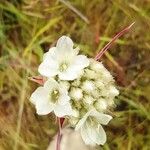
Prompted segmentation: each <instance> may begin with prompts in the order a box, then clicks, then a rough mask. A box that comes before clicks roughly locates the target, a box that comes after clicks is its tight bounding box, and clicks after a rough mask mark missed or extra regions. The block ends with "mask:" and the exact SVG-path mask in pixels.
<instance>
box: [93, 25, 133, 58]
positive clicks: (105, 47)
mask: <svg viewBox="0 0 150 150" xmlns="http://www.w3.org/2000/svg"><path fill="white" fill-rule="evenodd" d="M134 23H135V22H133V23H132V24H131V25H129V26H127V27H126V28H124V29H123V30H122V31H120V32H119V33H118V34H116V35H115V36H114V37H113V38H112V40H111V41H110V42H109V43H108V44H106V45H105V46H104V48H102V50H101V51H99V52H98V54H97V55H96V57H95V58H94V59H95V60H99V59H100V58H101V57H102V55H103V54H104V53H105V52H106V51H107V50H108V49H109V48H110V47H111V45H112V44H113V43H114V42H115V40H117V39H118V38H120V37H121V36H122V35H124V34H125V33H127V32H128V31H129V30H130V28H131V27H132V26H133V25H134Z"/></svg>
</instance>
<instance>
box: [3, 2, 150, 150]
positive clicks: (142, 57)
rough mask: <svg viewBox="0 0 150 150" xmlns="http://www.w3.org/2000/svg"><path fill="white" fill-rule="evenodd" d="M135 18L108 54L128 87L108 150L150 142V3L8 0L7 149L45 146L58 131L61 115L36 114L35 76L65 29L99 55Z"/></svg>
mask: <svg viewBox="0 0 150 150" xmlns="http://www.w3.org/2000/svg"><path fill="white" fill-rule="evenodd" d="M134 21H135V22H136V24H135V25H134V27H133V28H132V32H130V33H129V34H126V35H125V36H124V37H123V38H121V39H120V40H118V41H117V42H116V44H115V45H114V46H113V47H112V48H111V51H109V53H107V54H106V55H105V56H103V58H102V61H103V63H104V64H105V66H107V68H109V70H110V71H111V72H112V74H113V75H114V76H115V78H116V80H117V84H118V85H119V89H120V91H121V94H120V96H119V97H118V98H117V99H116V103H117V107H116V109H115V112H114V119H113V121H112V122H111V124H110V125H109V127H107V134H108V141H107V144H105V145H104V147H103V148H102V149H104V150H148V149H149V147H150V142H149V141H150V128H149V124H150V113H149V109H150V101H149V97H150V92H149V91H150V86H149V83H150V78H149V76H150V71H149V69H150V67H149V66H150V60H149V56H150V42H149V41H150V1H149V0H141V1H138V0H132V1H130V0H126V1H123V0H115V1H113V0H92V1H87V0H82V1H81V0H74V1H73V0H72V1H70V2H69V3H68V1H67V2H66V1H65V0H57V1H55V0H11V1H10V0H1V1H0V150H19V149H21V150H44V149H45V148H46V147H47V145H48V143H49V141H50V140H51V138H52V136H53V135H54V133H56V127H55V122H54V117H53V116H52V115H49V116H38V115H36V113H35V109H34V107H32V105H31V104H30V102H29V96H30V94H31V93H32V91H33V90H34V89H35V88H36V87H37V85H36V84H35V83H32V82H30V81H28V79H27V77H28V76H32V75H37V74H38V72H37V66H38V65H39V63H40V62H41V60H42V55H43V53H44V52H46V51H47V50H48V49H49V47H51V46H52V45H54V44H55V41H56V40H57V39H58V38H59V37H60V36H61V35H63V34H67V35H70V36H71V38H72V39H73V40H74V41H75V42H76V43H77V44H80V48H81V53H84V54H86V55H88V56H89V57H92V56H94V55H95V54H96V53H97V52H98V50H99V49H101V48H102V47H103V46H104V45H105V44H106V43H107V42H108V41H110V39H111V37H112V36H113V35H114V34H115V33H116V32H118V31H120V30H121V29H122V28H123V27H125V26H126V25H129V24H130V23H132V22H134Z"/></svg>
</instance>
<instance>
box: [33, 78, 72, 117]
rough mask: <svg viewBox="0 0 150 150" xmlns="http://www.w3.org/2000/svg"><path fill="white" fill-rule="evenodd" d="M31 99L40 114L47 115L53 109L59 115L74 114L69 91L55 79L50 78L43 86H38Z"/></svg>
mask: <svg viewBox="0 0 150 150" xmlns="http://www.w3.org/2000/svg"><path fill="white" fill-rule="evenodd" d="M30 100H31V102H32V103H33V104H35V107H36V110H37V113H38V114H39V115H46V114H49V113H50V112H52V111H54V113H55V115H56V116H58V117H63V116H65V115H71V114H72V109H71V105H70V103H69V101H70V97H69V96H68V91H67V90H66V89H65V88H64V87H62V86H60V85H59V84H58V82H56V81H55V80H54V79H48V80H47V81H46V82H45V84H44V86H43V87H39V88H37V89H36V90H35V91H34V92H33V94H32V95H31V98H30Z"/></svg>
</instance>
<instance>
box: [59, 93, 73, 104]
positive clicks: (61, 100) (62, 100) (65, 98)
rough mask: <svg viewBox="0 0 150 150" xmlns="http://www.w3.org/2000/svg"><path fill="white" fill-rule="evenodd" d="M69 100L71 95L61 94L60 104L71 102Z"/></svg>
mask: <svg viewBox="0 0 150 150" xmlns="http://www.w3.org/2000/svg"><path fill="white" fill-rule="evenodd" d="M69 100H70V97H69V96H68V95H66V94H63V95H60V97H59V100H58V103H59V104H60V105H65V104H67V103H68V102H69Z"/></svg>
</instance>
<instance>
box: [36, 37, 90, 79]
mask: <svg viewBox="0 0 150 150" xmlns="http://www.w3.org/2000/svg"><path fill="white" fill-rule="evenodd" d="M78 51H79V49H78V48H76V49H73V42H72V40H71V39H70V38H69V37H67V36H62V37H61V38H59V39H58V42H57V44H56V47H53V48H50V50H49V51H48V52H47V53H46V54H45V55H44V60H43V62H42V63H41V65H40V66H39V69H38V71H39V73H40V74H41V75H43V76H46V77H53V76H56V75H58V76H59V78H60V79H61V80H74V79H76V78H78V77H79V76H80V74H82V71H83V69H84V68H85V67H87V66H88V65H89V59H88V58H87V57H86V56H84V55H77V54H78Z"/></svg>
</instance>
